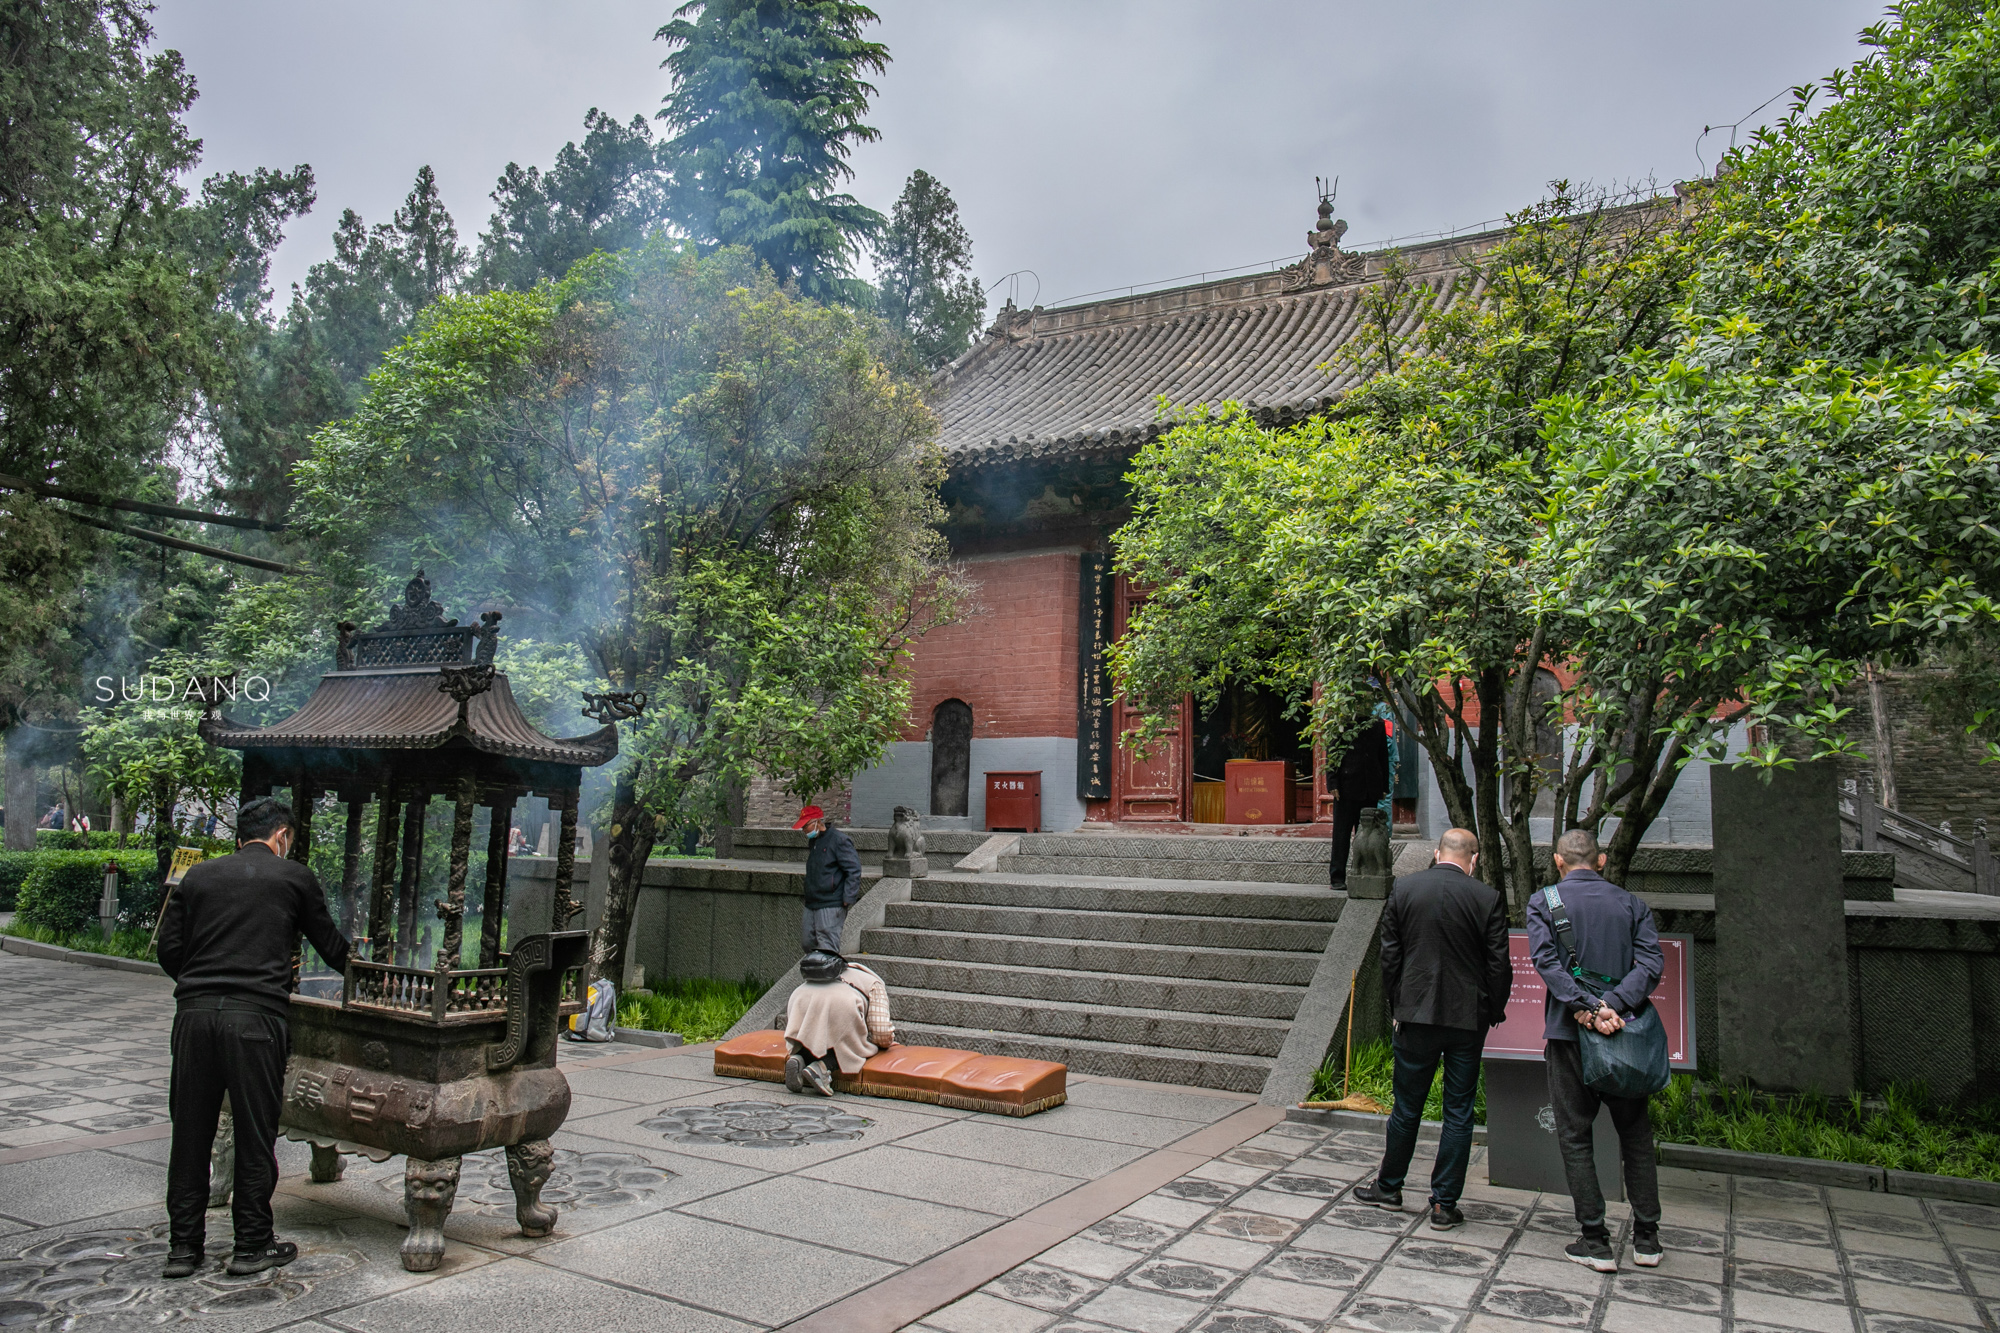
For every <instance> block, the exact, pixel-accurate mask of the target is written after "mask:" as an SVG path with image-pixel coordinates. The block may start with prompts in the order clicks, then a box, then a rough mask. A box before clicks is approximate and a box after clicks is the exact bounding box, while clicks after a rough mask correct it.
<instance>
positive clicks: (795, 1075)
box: [785, 1051, 806, 1093]
mask: <svg viewBox="0 0 2000 1333" xmlns="http://www.w3.org/2000/svg"><path fill="white" fill-rule="evenodd" d="M805 1090H806V1058H805V1057H804V1056H803V1055H800V1054H799V1053H798V1052H797V1051H793V1052H792V1053H791V1054H790V1055H788V1056H786V1057H785V1091H786V1092H791V1093H800V1092H804V1091H805Z"/></svg>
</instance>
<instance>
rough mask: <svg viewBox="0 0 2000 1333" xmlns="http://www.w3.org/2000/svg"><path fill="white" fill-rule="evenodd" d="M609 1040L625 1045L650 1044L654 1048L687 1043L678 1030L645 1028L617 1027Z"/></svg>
mask: <svg viewBox="0 0 2000 1333" xmlns="http://www.w3.org/2000/svg"><path fill="white" fill-rule="evenodd" d="M611 1040H613V1041H622V1042H624V1043H625V1044H626V1045H627V1046H650V1047H652V1048H653V1049H654V1050H665V1049H666V1048H668V1047H669V1046H685V1045H686V1044H687V1043H686V1041H685V1040H683V1039H682V1037H681V1034H680V1033H678V1032H652V1031H649V1030H647V1029H646V1028H619V1029H618V1030H617V1031H616V1032H614V1033H613V1034H612V1035H611Z"/></svg>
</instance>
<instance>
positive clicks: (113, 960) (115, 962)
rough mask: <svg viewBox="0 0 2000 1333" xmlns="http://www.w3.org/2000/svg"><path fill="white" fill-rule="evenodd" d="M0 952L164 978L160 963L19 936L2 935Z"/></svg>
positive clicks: (0, 936) (0, 937)
mask: <svg viewBox="0 0 2000 1333" xmlns="http://www.w3.org/2000/svg"><path fill="white" fill-rule="evenodd" d="M0 950H4V951H5V952H7V953H14V954H19V955H21V957H23V958H49V959H53V960H55V961H56V962H58V963H82V964H83V965H84V966H85V967H108V968H110V969H111V970H112V971H114V972H138V973H140V974H142V975H144V976H149V977H164V976H165V975H167V974H166V973H165V972H162V971H161V970H160V965H159V964H158V963H148V962H145V961H144V960H142V959H138V958H119V957H117V956H115V955H113V954H108V953H91V952H89V951H87V950H84V949H65V948H63V947H62V946H61V945H58V944H43V943H41V942H40V941H39V940H24V939H22V938H21V937H20V936H19V935H0Z"/></svg>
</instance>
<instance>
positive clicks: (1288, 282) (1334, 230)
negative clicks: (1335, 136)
mask: <svg viewBox="0 0 2000 1333" xmlns="http://www.w3.org/2000/svg"><path fill="white" fill-rule="evenodd" d="M1313 185H1314V186H1315V187H1317V188H1318V190H1319V226H1318V227H1316V228H1315V229H1313V230H1312V231H1309V232H1307V233H1306V245H1307V246H1309V247H1310V253H1308V254H1307V255H1306V257H1305V258H1303V259H1301V260H1299V261H1298V262H1297V263H1295V264H1292V265H1291V266H1289V267H1287V268H1282V269H1279V270H1278V273H1279V276H1280V277H1282V278H1283V279H1284V285H1283V288H1282V290H1284V291H1287V292H1302V291H1306V290H1307V289H1309V288H1313V287H1331V286H1332V285H1333V284H1335V283H1337V282H1352V281H1354V280H1355V279H1356V278H1358V277H1360V276H1361V274H1362V270H1363V269H1364V268H1365V267H1366V264H1365V261H1364V260H1363V259H1362V258H1361V256H1360V255H1351V254H1348V253H1347V252H1346V251H1344V250H1342V249H1341V248H1340V238H1341V237H1343V236H1345V235H1347V220H1346V219H1345V218H1338V219H1337V218H1335V217H1334V216H1333V201H1334V198H1335V197H1336V196H1337V195H1338V194H1339V193H1340V178H1339V177H1338V176H1336V177H1334V178H1333V183H1332V184H1331V185H1328V184H1327V183H1326V182H1324V181H1323V180H1321V179H1320V178H1319V177H1318V176H1315V177H1313Z"/></svg>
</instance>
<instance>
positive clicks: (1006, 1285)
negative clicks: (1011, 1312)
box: [987, 1264, 1093, 1310]
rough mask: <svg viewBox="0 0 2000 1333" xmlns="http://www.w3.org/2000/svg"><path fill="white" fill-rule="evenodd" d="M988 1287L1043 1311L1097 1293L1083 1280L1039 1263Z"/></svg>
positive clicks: (1013, 1273) (1016, 1270)
mask: <svg viewBox="0 0 2000 1333" xmlns="http://www.w3.org/2000/svg"><path fill="white" fill-rule="evenodd" d="M987 1285H989V1286H990V1287H993V1288H995V1289H997V1290H998V1291H999V1293H1000V1294H1001V1295H1002V1296H1005V1297H1006V1298H1007V1299H1009V1300H1013V1301H1020V1302H1021V1303H1022V1304H1024V1305H1033V1306H1036V1307H1038V1308H1040V1309H1043V1310H1060V1309H1061V1308H1062V1307H1063V1306H1065V1305H1069V1304H1070V1303H1072V1302H1073V1301H1076V1300H1077V1299H1079V1298H1080V1297H1082V1296H1084V1295H1087V1294H1088V1293H1089V1292H1090V1291H1091V1290H1093V1288H1092V1287H1091V1286H1090V1285H1089V1284H1087V1283H1085V1282H1084V1281H1083V1280H1082V1279H1080V1278H1074V1277H1071V1276H1070V1275H1069V1274H1068V1273H1064V1272H1060V1271H1058V1270H1056V1269H1053V1268H1044V1267H1042V1266H1040V1265H1037V1264H1030V1265H1025V1266H1023V1267H1021V1268H1017V1269H1015V1270H1014V1271H1013V1272H1011V1273H1002V1274H1001V1275H1000V1276H999V1277H997V1278H994V1279H993V1281H992V1282H990V1283H989V1284H987Z"/></svg>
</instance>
